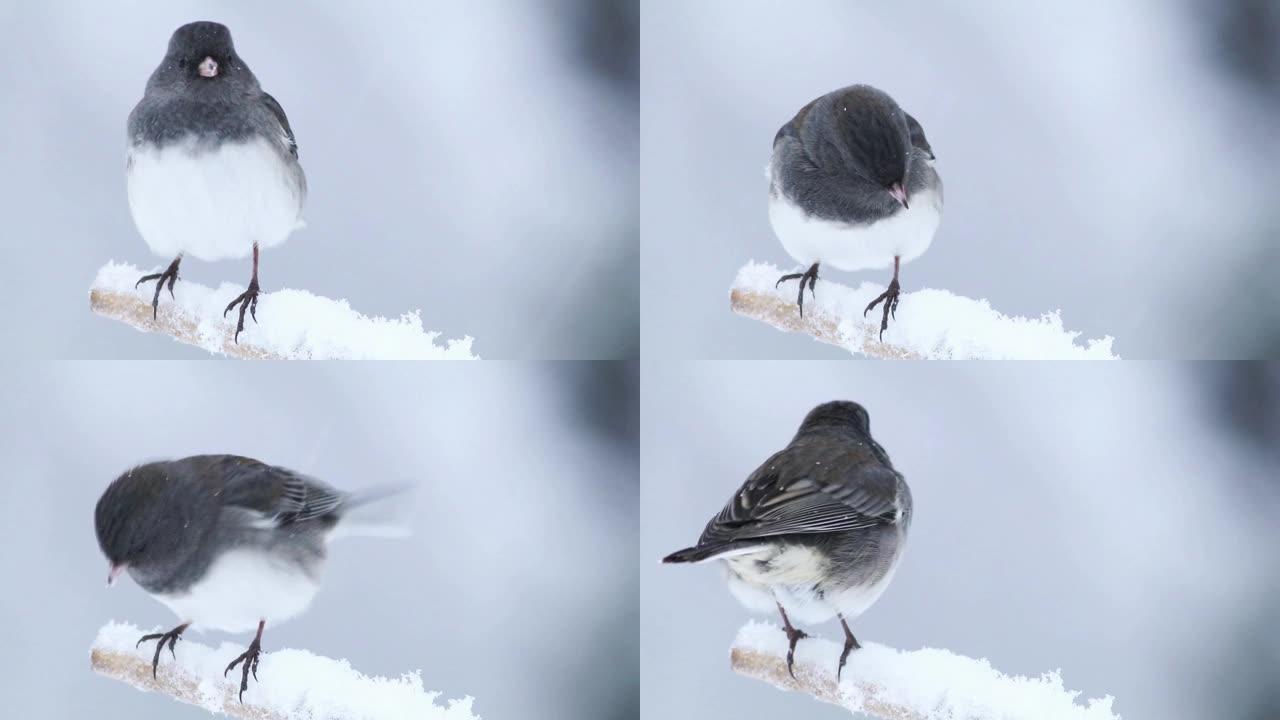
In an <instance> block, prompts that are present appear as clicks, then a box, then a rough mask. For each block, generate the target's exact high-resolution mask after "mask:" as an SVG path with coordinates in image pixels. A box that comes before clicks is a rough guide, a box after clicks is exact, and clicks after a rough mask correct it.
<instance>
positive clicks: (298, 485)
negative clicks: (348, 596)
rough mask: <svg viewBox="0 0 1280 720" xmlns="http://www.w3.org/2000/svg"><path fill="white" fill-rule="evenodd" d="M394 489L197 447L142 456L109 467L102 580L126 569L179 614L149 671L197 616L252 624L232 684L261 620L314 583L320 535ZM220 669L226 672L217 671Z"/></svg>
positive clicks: (98, 514) (253, 657) (303, 598)
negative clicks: (338, 485) (346, 486)
mask: <svg viewBox="0 0 1280 720" xmlns="http://www.w3.org/2000/svg"><path fill="white" fill-rule="evenodd" d="M399 489H400V488H386V489H378V490H370V491H368V492H366V493H362V494H355V495H353V494H348V493H344V492H340V491H338V490H335V489H333V488H332V487H329V486H328V485H326V484H324V483H322V482H320V481H319V480H316V479H315V478H311V477H307V476H306V475H301V474H298V473H296V472H293V471H291V470H287V469H285V468H282V467H276V466H272V465H267V464H265V463H262V462H259V461H257V460H253V459H250V458H247V457H240V456H237V455H197V456H193V457H188V458H183V459H181V460H173V461H163V462H152V463H147V464H145V465H139V466H137V467H135V468H132V469H131V470H128V471H126V472H125V473H124V474H123V475H121V476H120V477H118V478H116V480H115V481H114V482H112V483H111V485H109V486H108V487H107V489H106V491H105V492H103V494H102V497H101V498H100V499H99V500H98V505H97V508H96V509H95V510H94V526H95V529H96V531H97V535H98V546H99V547H100V548H101V549H102V552H103V554H104V555H106V556H107V560H108V562H109V563H110V570H109V573H108V576H107V584H108V585H111V584H112V583H113V582H114V581H115V579H116V577H117V576H118V575H119V574H120V573H121V572H128V573H129V576H130V577H132V578H133V579H134V580H135V581H136V582H137V583H138V584H139V585H141V586H142V588H143V589H144V590H146V591H147V592H148V593H149V594H150V595H151V596H152V597H154V598H156V599H157V600H159V601H160V602H162V603H164V604H165V605H167V606H169V608H170V609H171V610H173V612H174V613H176V614H177V616H178V617H179V618H180V619H181V620H182V624H181V625H179V626H178V627H176V628H174V629H172V630H170V631H169V632H166V633H158V634H155V635H146V636H144V637H143V638H142V639H141V640H139V641H138V643H139V644H141V643H142V642H143V641H146V640H158V641H159V643H158V644H157V645H156V654H155V657H154V658H153V660H152V665H151V672H152V674H153V675H154V674H155V672H156V668H157V666H158V665H159V663H160V651H161V650H162V649H163V648H164V646H165V643H168V645H169V652H170V653H173V652H174V645H175V644H176V643H177V641H178V638H179V636H181V635H182V632H183V631H184V630H186V629H187V627H188V626H191V625H192V624H194V625H195V626H196V627H197V628H200V629H213V630H221V631H224V632H233V633H239V632H245V631H248V630H252V629H253V628H254V626H257V635H256V636H255V637H254V639H253V642H252V643H251V644H250V645H249V649H248V650H246V651H245V652H244V653H243V654H242V655H240V656H239V657H237V658H236V659H235V660H233V661H232V662H231V664H230V665H228V666H227V672H230V671H231V670H232V669H233V668H234V667H235V666H236V665H237V664H239V663H242V662H243V663H244V666H243V668H242V671H241V680H240V695H241V698H243V696H244V691H245V689H246V688H247V687H248V685H249V673H250V671H252V672H253V674H254V679H255V680H256V679H257V667H258V656H259V655H260V653H261V649H262V630H263V628H264V627H265V625H266V622H267V621H268V620H270V621H271V622H272V623H280V622H282V621H284V620H288V619H289V618H291V617H294V616H295V615H298V614H299V613H301V612H302V611H304V610H306V608H307V606H308V605H309V604H310V603H311V598H312V597H314V596H315V594H316V591H317V590H318V589H319V582H320V570H321V567H322V566H323V564H324V559H325V542H326V540H327V539H328V538H329V536H330V535H331V533H332V532H333V530H334V529H335V527H336V526H338V525H339V524H340V523H341V522H342V521H343V518H344V516H346V514H347V513H348V512H349V511H350V510H352V509H353V508H355V507H357V506H360V505H363V504H365V503H367V502H370V501H372V500H375V499H378V498H381V497H385V496H387V495H388V494H391V493H394V492H397V491H398V490H399ZM224 674H225V673H224Z"/></svg>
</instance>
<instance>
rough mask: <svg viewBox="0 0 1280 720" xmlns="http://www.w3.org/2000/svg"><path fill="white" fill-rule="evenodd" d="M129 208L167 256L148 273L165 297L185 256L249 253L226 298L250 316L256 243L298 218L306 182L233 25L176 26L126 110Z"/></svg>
mask: <svg viewBox="0 0 1280 720" xmlns="http://www.w3.org/2000/svg"><path fill="white" fill-rule="evenodd" d="M126 174H127V176H128V184H129V209H130V211H132V213H133V221H134V224H135V225H137V226H138V232H140V233H141V234H142V239H143V240H145V241H146V242H147V245H148V246H149V247H150V248H151V250H152V251H153V252H155V253H157V254H159V255H162V256H164V257H166V258H168V257H173V258H174V259H173V262H172V263H171V264H170V265H169V267H168V268H167V269H166V270H164V271H163V272H159V273H155V274H153V275H146V276H144V277H143V278H141V279H140V280H138V284H139V285H141V284H142V283H144V282H147V281H149V280H155V281H156V292H155V297H154V298H152V301H151V309H152V315H155V314H156V313H157V311H158V307H159V304H160V290H161V288H162V287H164V286H165V284H166V283H168V287H169V295H170V296H172V295H173V285H174V283H175V282H176V281H177V279H178V265H179V264H180V263H181V262H182V258H183V256H184V255H187V254H191V255H194V256H195V257H197V258H199V259H201V260H206V261H213V260H223V259H227V258H241V257H245V256H247V255H248V254H249V253H250V252H251V251H252V253H253V276H252V278H251V279H250V280H249V287H248V289H246V290H245V291H244V293H242V294H241V295H240V296H239V297H237V298H236V299H235V300H233V301H231V303H230V304H229V305H227V308H226V310H224V311H223V313H222V314H223V315H226V314H227V313H228V312H230V311H231V309H232V308H234V307H235V306H236V305H239V306H240V317H239V320H238V322H237V323H236V340H237V341H239V338H240V332H241V331H242V330H244V313H245V310H246V309H248V310H249V313H250V315H252V316H253V319H254V321H255V322H256V321H257V319H258V318H257V307H258V289H259V288H258V248H259V247H271V246H273V245H279V244H280V243H283V242H284V241H285V239H286V238H288V237H289V233H291V232H293V231H294V230H295V229H297V228H298V227H300V226H301V224H302V202H303V199H304V198H305V197H306V194H307V181H306V177H305V176H304V175H303V173H302V166H301V165H299V164H298V144H297V142H295V141H294V137H293V129H292V128H291V127H290V126H289V118H287V117H285V114H284V108H282V107H280V103H278V102H276V99H275V98H273V97H271V96H270V95H268V94H267V93H265V92H263V90H262V87H261V86H259V85H258V79H257V78H256V77H254V76H253V72H251V71H250V70H249V66H248V65H246V64H245V62H244V60H242V59H240V56H239V55H237V54H236V49H235V46H234V45H233V44H232V42H231V31H230V30H228V29H227V28H226V26H225V25H220V24H218V23H215V22H194V23H190V24H188V25H183V26H182V27H180V28H178V29H177V30H175V31H174V33H173V37H172V38H170V39H169V49H168V51H167V52H166V53H165V56H164V60H162V61H161V62H160V67H158V68H156V70H155V72H153V73H152V74H151V79H150V80H148V81H147V89H146V93H145V94H144V95H143V96H142V100H141V101H140V102H139V103H138V105H137V106H136V107H134V109H133V112H132V113H130V114H129V153H128V163H127V172H126Z"/></svg>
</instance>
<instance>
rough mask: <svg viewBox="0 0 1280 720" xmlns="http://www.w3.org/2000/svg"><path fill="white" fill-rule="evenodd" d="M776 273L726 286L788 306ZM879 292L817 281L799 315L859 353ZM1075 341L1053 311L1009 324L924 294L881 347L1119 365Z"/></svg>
mask: <svg viewBox="0 0 1280 720" xmlns="http://www.w3.org/2000/svg"><path fill="white" fill-rule="evenodd" d="M782 274H783V271H782V270H779V269H778V268H776V267H774V266H773V265H770V264H767V263H756V262H751V263H748V264H747V265H746V266H744V267H743V268H742V269H741V270H739V271H738V276H737V278H736V279H735V280H734V283H733V287H734V289H735V290H745V291H747V292H750V293H752V294H758V295H763V296H773V297H777V298H779V299H782V300H785V301H786V302H788V303H790V304H791V306H792V307H795V302H796V283H795V282H794V281H792V282H790V283H784V284H783V285H782V286H781V287H779V288H775V287H774V284H775V283H776V282H777V280H778V278H779V277H780V276H782ZM883 291H884V287H883V286H877V285H875V284H874V283H870V282H864V283H862V285H860V286H859V287H858V288H857V289H853V288H849V287H846V286H844V285H840V284H838V283H835V282H832V281H830V280H827V279H825V278H824V279H820V280H819V281H818V286H817V297H816V298H814V297H813V295H811V294H809V293H808V292H806V293H805V299H804V314H805V317H806V318H813V319H815V320H818V321H820V322H821V321H824V320H825V321H828V322H830V323H831V324H833V325H834V326H835V328H836V334H837V335H838V338H837V339H838V340H839V344H840V345H841V346H842V347H844V348H845V349H847V350H849V351H850V352H853V353H859V352H861V351H862V348H863V345H864V343H865V342H866V340H867V338H868V336H870V338H871V339H872V340H875V339H876V335H877V334H878V331H879V326H880V314H881V309H880V307H879V306H877V307H876V308H875V309H874V310H872V311H871V312H870V313H867V315H866V317H865V318H864V317H863V314H862V311H863V309H864V308H866V306H867V304H868V303H870V302H871V301H872V300H873V299H874V298H875V297H876V296H877V295H879V294H880V293H881V292H883ZM1079 337H1080V333H1078V332H1072V331H1070V330H1067V329H1066V328H1064V327H1063V324H1062V318H1061V317H1060V316H1059V314H1058V312H1057V311H1054V312H1051V313H1046V314H1044V315H1042V316H1040V317H1039V318H1024V317H1009V316H1007V315H1004V314H1002V313H1000V312H997V311H996V310H994V309H992V307H991V305H990V304H989V303H988V302H987V301H986V300H973V299H970V298H966V297H961V296H959V295H953V294H952V293H950V292H947V291H946V290H928V289H926V290H917V291H915V292H910V293H906V292H904V293H902V295H901V299H900V300H899V303H898V311H897V318H896V319H891V320H890V321H889V329H888V330H886V331H885V333H884V342H885V343H886V344H888V345H894V346H897V347H899V348H902V349H904V350H906V351H908V352H910V353H913V354H916V355H919V356H921V357H924V358H932V359H956V360H959V359H1004V360H1014V359H1022V360H1065V359H1095V360H1117V359H1119V357H1118V356H1117V355H1115V354H1114V353H1113V352H1112V348H1111V345H1112V342H1113V339H1112V338H1111V337H1110V336H1107V337H1105V338H1102V339H1099V340H1086V341H1085V343H1084V344H1083V345H1081V344H1078V343H1077V342H1076V341H1077V339H1079Z"/></svg>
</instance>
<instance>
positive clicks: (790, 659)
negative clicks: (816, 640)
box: [778, 603, 809, 680]
mask: <svg viewBox="0 0 1280 720" xmlns="http://www.w3.org/2000/svg"><path fill="white" fill-rule="evenodd" d="M778 612H780V613H782V631H783V632H785V633H786V634H787V642H789V643H791V647H789V648H787V672H789V673H791V679H792V680H794V679H795V677H796V673H795V670H793V669H792V666H793V665H795V661H796V643H798V642H800V641H801V640H802V639H804V638H807V637H809V634H808V633H806V632H805V631H803V630H797V629H795V628H794V627H792V625H791V620H790V619H789V618H788V617H787V611H786V610H783V609H782V603H778Z"/></svg>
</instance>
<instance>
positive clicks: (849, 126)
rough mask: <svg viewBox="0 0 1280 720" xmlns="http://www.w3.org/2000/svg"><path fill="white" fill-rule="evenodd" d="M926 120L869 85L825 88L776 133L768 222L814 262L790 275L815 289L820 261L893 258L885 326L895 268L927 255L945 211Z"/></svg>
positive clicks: (858, 265)
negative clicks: (924, 125)
mask: <svg viewBox="0 0 1280 720" xmlns="http://www.w3.org/2000/svg"><path fill="white" fill-rule="evenodd" d="M933 160H934V155H933V149H932V148H930V147H929V142H928V141H927V140H925V137H924V129H923V128H921V127H920V123H918V122H916V119H915V118H913V117H911V116H910V115H908V114H907V113H906V112H905V111H903V110H902V108H900V107H898V104H897V103H896V102H894V101H893V98H891V97H889V96H888V95H887V94H886V93H884V92H882V91H880V90H877V89H875V88H873V87H871V86H870V85H853V86H851V87H847V88H843V89H841V90H836V91H835V92H831V93H828V94H826V95H823V96H822V97H820V98H818V99H817V100H814V101H813V102H811V103H809V104H808V105H805V106H804V107H802V108H800V112H798V113H796V116H795V117H794V118H792V119H791V120H790V122H788V123H787V124H786V125H783V126H782V129H780V130H778V134H777V135H775V136H774V138H773V158H772V160H771V161H770V164H769V178H770V181H769V222H770V223H771V224H772V225H773V231H774V233H776V234H777V236H778V239H779V240H781V241H782V247H783V248H785V249H786V251H787V253H788V254H790V255H791V257H793V258H795V259H796V260H797V261H798V262H800V263H801V264H802V265H808V266H809V269H808V270H806V271H804V272H801V273H791V274H788V275H783V276H782V277H781V278H779V279H778V284H781V283H782V282H783V281H785V280H795V279H799V280H800V294H799V296H798V298H797V300H796V302H797V303H798V304H799V305H800V314H801V315H803V314H804V288H805V283H808V285H809V292H810V293H811V294H812V293H814V289H813V288H814V285H815V284H816V283H817V280H818V266H820V265H832V266H835V267H837V268H839V269H841V270H846V271H847V270H862V269H867V268H882V267H888V266H889V265H890V264H892V265H893V281H892V282H890V283H889V287H888V289H886V290H885V291H884V293H883V294H881V295H880V297H878V298H876V299H875V300H873V301H872V302H871V304H870V305H868V306H867V309H866V310H864V311H863V315H865V314H866V313H867V312H869V311H870V310H871V309H872V308H874V307H875V306H876V305H877V304H878V303H880V302H884V317H883V318H882V319H881V321H880V335H881V337H883V336H884V331H885V328H887V327H889V314H890V313H894V315H895V317H896V313H897V308H898V294H899V285H898V269H899V266H900V265H901V263H906V262H911V261H912V260H914V259H915V258H917V257H920V255H921V254H922V253H924V251H925V250H927V249H929V244H930V243H932V242H933V234H934V232H936V231H937V229H938V223H939V222H940V221H941V219H942V180H941V179H939V178H938V173H937V172H935V171H934V169H933Z"/></svg>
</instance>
